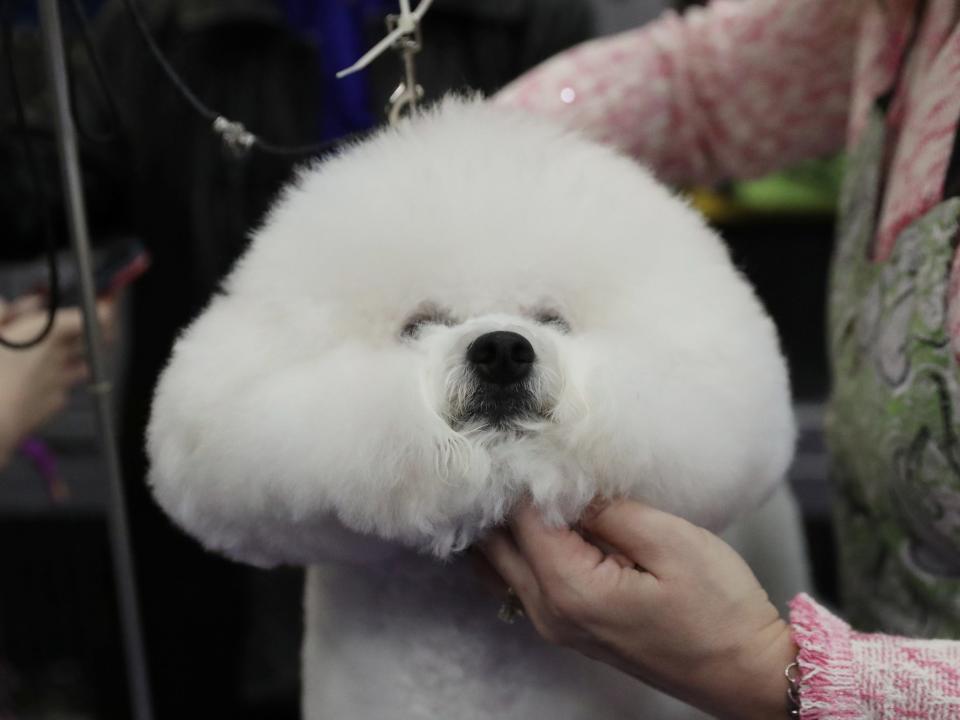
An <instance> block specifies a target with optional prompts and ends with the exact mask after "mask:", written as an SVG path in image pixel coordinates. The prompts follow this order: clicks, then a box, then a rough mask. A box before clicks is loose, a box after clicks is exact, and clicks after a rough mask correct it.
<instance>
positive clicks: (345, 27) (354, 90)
mask: <svg viewBox="0 0 960 720" xmlns="http://www.w3.org/2000/svg"><path fill="white" fill-rule="evenodd" d="M280 5H281V7H282V8H283V10H284V12H285V13H286V17H287V22H288V23H289V24H290V26H291V27H292V28H293V29H294V30H297V31H298V32H300V33H302V34H304V35H306V36H307V37H309V38H310V39H311V40H312V41H313V43H314V44H315V45H316V48H317V60H318V62H319V64H320V77H321V78H322V80H321V91H322V103H321V107H322V117H321V118H320V121H319V122H320V137H321V139H323V140H330V139H334V138H337V137H340V136H342V135H346V134H347V133H351V132H354V131H357V130H366V129H367V128H370V127H373V126H374V125H375V124H377V122H379V120H380V119H381V118H378V117H376V116H375V115H374V113H372V112H371V110H370V108H371V98H370V97H369V94H370V92H369V88H368V85H367V72H366V70H363V71H361V72H358V73H355V74H354V75H349V76H347V77H345V78H343V79H342V80H337V78H336V72H337V71H338V70H342V69H343V68H346V67H349V66H350V65H353V63H354V62H356V61H357V60H358V59H359V58H360V56H361V55H363V53H365V52H366V51H367V50H368V49H369V48H368V47H367V44H368V43H367V41H366V39H365V37H364V32H363V28H364V26H365V21H366V20H367V19H368V18H370V17H371V16H373V17H374V18H381V19H382V18H386V16H387V14H388V13H391V12H394V13H395V12H397V7H398V5H397V3H396V2H390V1H389V0H280ZM383 32H384V34H386V25H384V29H383ZM398 73H399V70H398ZM382 100H383V102H382V103H381V104H384V105H385V104H386V102H387V98H383V99H382Z"/></svg>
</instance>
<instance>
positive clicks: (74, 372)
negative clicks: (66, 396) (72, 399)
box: [63, 360, 90, 387]
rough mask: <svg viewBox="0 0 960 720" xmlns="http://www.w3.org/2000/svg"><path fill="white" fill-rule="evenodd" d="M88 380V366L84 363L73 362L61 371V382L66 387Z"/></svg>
mask: <svg viewBox="0 0 960 720" xmlns="http://www.w3.org/2000/svg"><path fill="white" fill-rule="evenodd" d="M89 379H90V366H89V365H87V363H86V362H84V361H82V360H81V361H80V362H73V363H71V364H69V365H67V367H66V368H65V369H64V371H63V382H64V384H65V385H66V387H73V386H74V385H79V384H80V383H83V382H86V381H87V380H89Z"/></svg>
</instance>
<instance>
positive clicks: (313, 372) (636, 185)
mask: <svg viewBox="0 0 960 720" xmlns="http://www.w3.org/2000/svg"><path fill="white" fill-rule="evenodd" d="M425 306H430V307H437V308H442V309H443V310H444V311H445V312H447V313H448V314H449V316H450V317H451V318H453V319H454V322H453V323H452V324H450V325H442V324H437V325H432V326H429V327H427V328H425V329H424V331H423V332H422V333H420V334H419V335H418V336H417V337H416V338H415V339H410V338H406V339H405V338H402V337H401V334H400V333H401V328H402V327H403V325H404V323H405V322H406V320H407V319H408V318H409V317H410V316H411V315H413V314H415V313H416V312H417V311H418V310H420V309H422V308H423V307H425ZM543 309H549V310H550V311H551V312H556V313H559V314H561V315H563V316H564V317H565V318H566V319H567V321H568V322H569V325H570V328H571V329H570V332H569V333H564V332H562V329H561V328H560V327H558V326H557V325H556V324H555V323H547V324H544V323H538V322H537V321H536V319H535V317H534V315H535V313H536V312H538V311H540V310H543ZM504 329H508V330H513V331H516V332H518V333H520V334H522V335H523V336H525V337H526V338H528V339H529V341H530V342H531V343H532V345H533V347H534V349H535V351H536V354H537V360H536V363H535V367H534V381H533V385H534V387H535V390H536V402H537V407H538V409H539V411H540V415H539V417H538V418H537V419H535V420H531V421H529V423H527V424H526V425H524V426H523V427H522V428H521V427H517V428H512V429H510V430H507V431H504V430H498V429H496V428H493V427H484V426H483V425H482V424H480V425H478V424H477V423H467V424H463V425H458V423H457V422H456V421H455V419H456V418H457V416H458V412H459V410H460V409H461V408H462V405H463V403H464V398H465V397H467V395H468V394H469V392H470V390H471V383H472V382H474V381H473V379H472V374H471V371H470V370H469V368H468V367H467V366H466V361H465V359H464V355H465V352H466V348H467V347H468V346H469V344H470V342H471V341H472V340H474V339H475V338H476V337H478V336H479V335H480V334H482V333H484V332H487V331H491V330H504ZM793 439H794V426H793V420H792V416H791V410H790V400H789V390H788V382H787V374H786V370H785V365H784V361H783V358H782V356H781V354H780V351H779V349H778V343H777V338H776V334H775V330H774V327H773V325H772V323H771V321H770V320H769V318H768V317H767V316H766V314H765V313H764V311H763V309H762V308H761V306H760V304H759V303H758V301H757V300H756V298H755V296H754V294H753V292H752V291H751V289H750V288H749V286H748V285H747V283H746V282H745V281H744V280H743V278H742V277H741V276H740V274H739V273H738V272H737V270H736V269H735V268H734V267H733V265H732V263H731V261H730V259H729V257H728V254H727V251H726V250H725V248H724V246H723V245H722V243H721V242H720V240H719V239H718V238H717V237H716V235H715V234H714V233H713V232H712V231H711V230H710V229H708V228H707V227H706V225H705V224H704V223H703V222H702V221H701V219H700V218H699V217H698V215H697V214H696V213H695V212H694V211H692V210H691V209H690V208H688V207H687V206H686V205H685V203H684V202H683V201H681V200H680V199H678V198H676V197H674V196H672V195H671V194H670V193H669V192H668V191H667V190H666V189H664V188H663V187H662V186H660V185H659V184H658V183H657V182H656V181H655V180H653V178H652V177H651V176H650V175H649V174H648V173H647V172H645V171H644V170H643V169H641V168H640V167H638V166H637V165H635V164H634V163H633V162H631V161H630V160H628V159H626V158H624V157H622V156H620V155H617V154H616V153H614V152H613V151H611V150H609V149H606V148H604V147H601V146H599V145H597V144H594V143H592V142H589V141H587V140H585V139H583V138H581V137H579V136H578V135H575V134H572V133H570V132H567V131H564V130H561V129H558V128H555V127H552V126H550V125H545V124H543V123H542V121H539V120H534V119H530V118H527V117H522V116H519V115H515V114H511V113H509V112H506V111H504V110H502V109H499V108H494V107H491V106H488V105H486V104H482V103H479V102H475V101H457V100H448V101H446V102H444V103H443V104H442V105H441V106H440V107H438V108H437V109H435V110H434V111H432V112H429V113H428V114H426V115H424V116H422V117H419V118H417V119H416V120H415V121H413V122H408V123H406V124H404V125H403V126H402V127H400V128H399V129H394V130H386V131H384V132H382V133H380V134H378V135H377V136H376V137H374V138H373V139H371V140H368V141H366V142H364V143H362V144H359V145H356V146H354V147H351V148H349V149H348V150H346V151H345V152H343V153H342V154H341V155H340V156H338V157H336V158H334V159H332V160H329V161H327V162H324V163H320V164H318V165H316V166H315V167H311V168H308V169H306V170H304V171H303V172H301V173H300V174H299V177H298V178H297V180H296V182H295V183H293V184H292V185H291V186H290V187H289V188H288V189H287V190H286V191H285V192H284V193H283V195H282V197H281V199H280V200H279V201H278V202H277V204H276V206H275V207H274V209H273V210H272V212H271V213H270V214H269V217H268V218H267V219H266V221H265V223H264V224H263V227H262V228H260V229H259V230H258V231H257V232H256V233H255V235H254V238H253V243H252V245H251V247H250V249H249V251H248V252H247V253H246V254H245V255H244V256H243V258H242V259H241V260H240V261H239V263H238V264H237V266H236V268H235V270H234V271H233V273H232V274H231V275H230V276H229V277H228V279H227V280H226V282H225V284H224V286H223V291H222V293H220V294H219V295H217V296H216V297H215V298H214V299H213V301H212V302H211V303H210V305H209V307H208V308H207V309H206V311H205V312H204V313H203V314H202V315H201V316H200V317H199V318H198V319H197V320H196V321H195V322H194V323H193V324H192V325H191V326H190V327H189V328H188V329H187V330H186V331H185V332H184V333H183V335H182V336H181V337H180V339H179V340H178V342H177V344H176V347H175V349H174V353H173V356H172V358H171V360H170V363H169V365H168V366H167V368H166V370H165V371H164V373H163V376H162V378H161V381H160V384H159V386H158V388H157V392H156V397H155V400H154V405H153V414H152V418H151V422H150V426H149V432H148V451H149V456H150V459H151V471H150V482H151V484H152V486H153V489H154V492H155V494H156V497H157V499H158V500H159V502H160V503H161V504H162V505H163V507H164V508H165V509H166V510H167V511H168V512H169V513H170V514H171V515H172V516H173V517H174V518H175V519H176V520H177V521H178V522H179V523H180V524H182V525H183V526H184V527H185V528H186V529H187V530H189V531H190V532H192V533H194V534H195V535H197V536H198V537H199V538H200V539H201V540H203V542H204V543H206V544H207V545H208V546H209V547H211V548H213V549H216V550H219V551H222V552H224V553H227V554H229V555H231V556H234V557H237V558H241V559H245V560H248V561H250V562H254V563H257V564H262V565H269V564H274V563H278V562H294V563H311V562H316V561H318V560H320V559H323V558H324V557H329V556H330V555H331V554H333V555H336V554H338V549H337V548H331V547H329V546H328V545H329V543H326V542H325V540H324V530H323V528H324V527H325V526H326V524H328V523H329V522H330V520H331V517H333V516H335V517H336V518H338V519H339V520H340V521H341V522H342V523H344V524H345V525H346V526H348V527H349V528H352V529H354V530H356V531H359V532H361V533H366V534H372V535H376V536H379V537H381V538H384V539H389V540H396V541H400V542H401V543H403V544H407V545H411V546H415V547H419V548H426V549H429V550H430V551H432V552H434V553H436V554H437V555H441V556H443V555H447V554H449V553H451V552H453V551H456V550H459V549H462V548H463V547H465V546H466V545H468V544H469V543H471V542H472V541H473V540H475V539H476V537H477V536H478V534H480V533H482V532H483V531H484V530H485V529H487V528H489V527H491V526H493V525H496V524H497V523H500V522H502V521H503V519H504V518H505V517H506V516H507V514H508V513H509V512H510V509H511V508H512V507H513V506H514V504H515V503H516V501H517V500H518V499H519V498H520V497H522V496H523V495H525V494H529V495H531V496H532V497H533V499H534V501H535V502H536V503H537V505H538V506H540V507H541V508H542V509H543V510H544V511H545V512H547V513H548V514H549V515H550V517H552V518H553V519H554V520H556V521H558V522H559V521H562V520H566V521H569V520H573V519H574V518H576V516H577V515H578V514H579V513H580V512H581V511H582V510H583V508H584V507H585V505H586V504H587V503H588V502H589V501H590V500H591V498H593V497H594V496H595V495H598V494H599V495H606V496H616V495H628V496H632V497H638V498H643V499H645V500H647V501H648V502H650V503H652V504H654V505H656V506H658V507H661V508H665V509H667V510H670V511H673V512H675V513H678V514H680V515H683V516H685V517H687V518H689V519H691V520H693V521H694V522H697V523H699V524H701V525H704V526H707V527H710V528H720V527H723V526H725V525H726V524H728V523H729V522H730V521H731V520H732V519H733V518H734V516H735V515H736V514H738V513H739V512H741V511H742V510H744V509H745V508H749V507H751V506H755V505H757V504H759V502H760V501H761V500H762V499H763V498H764V497H766V496H767V495H768V494H769V492H770V491H771V489H772V488H773V486H774V485H775V484H776V483H777V482H778V481H780V479H781V478H782V476H783V474H784V471H785V469H786V467H787V464H788V462H789V460H790V457H791V453H792V446H793Z"/></svg>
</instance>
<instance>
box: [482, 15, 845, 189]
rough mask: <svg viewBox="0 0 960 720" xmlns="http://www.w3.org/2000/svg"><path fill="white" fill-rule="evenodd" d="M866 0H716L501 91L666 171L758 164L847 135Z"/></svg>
mask: <svg viewBox="0 0 960 720" xmlns="http://www.w3.org/2000/svg"><path fill="white" fill-rule="evenodd" d="M861 8H862V3H861V0H842V2H841V1H839V0H715V2H713V3H711V4H710V5H709V6H708V7H707V8H705V9H694V10H691V11H689V12H687V13H686V14H685V15H684V16H682V17H681V16H679V15H677V14H676V13H674V12H667V13H666V14H664V15H663V16H662V17H661V18H660V19H659V20H657V21H655V22H653V23H650V24H648V25H646V26H644V27H641V28H639V29H637V30H632V31H629V32H626V33H623V34H620V35H616V36H613V37H611V38H604V39H600V40H594V41H592V42H588V43H585V44H583V45H580V46H578V47H575V48H572V49H571V50H568V51H566V52H564V53H561V54H560V55H558V56H556V57H554V58H552V59H550V60H548V61H547V62H545V63H544V64H542V65H540V66H539V67H537V68H534V69H533V70H531V71H530V72H529V73H527V74H526V75H524V76H522V77H520V78H519V79H518V80H516V81H514V82H513V83H512V84H511V85H509V86H507V87H506V88H505V89H504V90H503V91H501V93H500V94H499V95H498V96H497V98H496V101H497V102H499V103H501V104H505V105H510V106H514V107H520V108H524V109H527V110H531V111H533V112H537V113H541V114H545V115H548V116H552V117H555V118H557V119H559V120H560V121H561V122H563V123H565V124H566V125H567V126H569V127H576V128H579V129H583V130H585V131H587V132H588V133H590V134H591V135H593V136H595V137H597V138H598V139H600V140H602V141H605V142H610V143H612V144H615V145H617V146H618V147H620V148H621V149H623V150H625V151H626V152H628V153H630V154H632V155H634V156H635V157H637V158H639V159H641V160H643V161H644V162H645V163H647V164H648V165H650V166H651V167H652V169H653V170H654V172H655V173H656V174H657V175H658V176H659V177H660V178H661V179H664V180H666V181H668V182H676V183H681V182H712V181H715V180H718V179H724V178H733V177H736V178H744V177H751V176H757V175H761V174H763V173H765V172H768V171H770V170H773V169H776V168H780V167H783V166H784V165H787V164H789V163H790V162H793V161H796V160H798V159H803V158H808V157H816V156H819V155H824V154H827V153H830V152H833V151H836V150H839V149H840V148H841V147H842V146H843V143H844V139H845V130H846V124H847V115H848V107H849V104H850V94H851V93H850V87H851V80H852V75H853V66H854V65H853V61H854V52H855V45H856V41H857V32H856V25H857V22H858V18H859V15H860V14H861V12H860V11H861Z"/></svg>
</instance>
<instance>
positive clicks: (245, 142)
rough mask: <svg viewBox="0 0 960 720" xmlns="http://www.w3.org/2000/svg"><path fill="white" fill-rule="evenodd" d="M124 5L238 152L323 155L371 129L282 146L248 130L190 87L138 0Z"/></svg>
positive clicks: (190, 100)
mask: <svg viewBox="0 0 960 720" xmlns="http://www.w3.org/2000/svg"><path fill="white" fill-rule="evenodd" d="M123 4H124V6H126V8H127V12H129V13H130V17H131V18H132V19H133V24H134V26H135V27H136V28H137V32H138V33H139V34H140V37H141V38H142V39H143V42H144V43H146V46H147V49H148V50H149V51H150V54H151V55H153V59H154V60H155V61H156V62H157V64H158V65H160V68H161V69H162V70H163V72H164V74H165V75H166V76H167V79H169V80H170V82H171V83H172V84H173V85H174V87H175V88H176V89H177V91H178V92H179V93H180V95H181V96H182V97H183V99H184V100H185V101H186V102H187V104H189V105H190V106H191V107H192V108H193V109H194V111H196V113H197V114H199V115H200V116H201V117H202V118H204V119H205V120H207V121H208V122H210V123H211V126H212V128H213V131H214V132H215V133H216V134H218V135H219V136H220V138H221V139H222V140H223V142H224V143H225V144H226V145H227V146H228V147H229V148H230V149H231V150H233V151H235V153H237V154H238V155H242V154H243V153H245V152H246V151H247V150H249V149H250V148H257V149H258V150H260V151H261V152H264V153H266V154H268V155H286V156H306V155H322V154H324V153H326V152H329V151H330V150H333V149H334V148H337V147H339V146H341V145H343V144H344V143H347V142H350V141H352V140H355V139H357V138H359V137H363V136H365V135H366V134H367V132H368V131H362V132H358V133H353V134H351V135H347V136H345V137H342V138H337V139H335V140H328V141H325V142H320V143H312V144H308V145H278V144H275V143H272V142H269V141H267V140H264V139H263V138H261V137H259V136H257V135H256V134H254V133H252V132H250V131H249V130H247V129H246V128H245V127H244V126H243V125H242V124H241V123H239V122H237V121H235V120H230V119H229V118H227V117H225V116H223V115H221V114H220V113H218V112H217V111H216V110H214V109H212V108H211V107H209V106H208V105H207V104H205V103H204V102H203V101H202V100H200V98H198V97H197V96H196V94H195V93H194V92H193V91H192V90H191V89H190V88H189V86H187V84H186V83H185V82H184V80H183V78H181V77H180V75H178V74H177V71H176V70H174V69H173V66H172V65H171V64H170V62H169V61H168V60H167V58H166V56H165V55H164V54H163V51H162V50H161V49H160V46H159V45H158V44H157V41H156V39H155V38H154V37H153V34H152V33H151V32H150V26H149V25H148V23H147V21H146V19H145V18H144V17H143V13H142V12H141V11H140V7H139V6H138V4H137V3H136V2H135V0H123Z"/></svg>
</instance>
